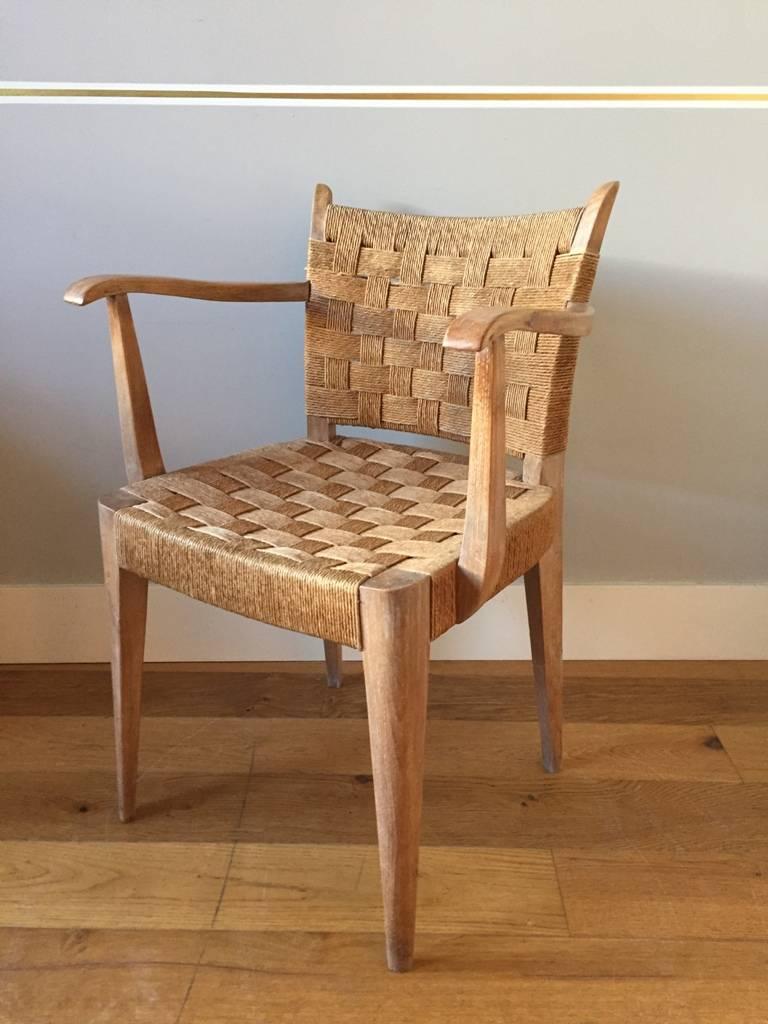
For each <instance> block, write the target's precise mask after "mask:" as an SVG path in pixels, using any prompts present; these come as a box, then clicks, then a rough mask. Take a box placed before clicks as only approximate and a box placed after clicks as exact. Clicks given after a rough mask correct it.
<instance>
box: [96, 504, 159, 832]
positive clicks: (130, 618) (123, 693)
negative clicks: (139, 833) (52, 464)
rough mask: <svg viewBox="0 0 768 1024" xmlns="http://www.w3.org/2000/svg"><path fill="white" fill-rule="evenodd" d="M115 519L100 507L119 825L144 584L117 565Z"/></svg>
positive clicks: (126, 796) (128, 801) (130, 784)
mask: <svg viewBox="0 0 768 1024" xmlns="http://www.w3.org/2000/svg"><path fill="white" fill-rule="evenodd" d="M114 514H115V509H114V508H109V507H108V506H107V505H106V504H104V503H103V502H102V503H100V504H99V528H100V531H101V550H102V558H103V561H104V584H105V587H106V590H107V597H108V600H109V610H110V615H111V618H112V704H113V708H114V726H115V752H116V757H117V809H118V814H119V815H120V820H121V821H131V819H132V818H133V816H134V814H135V812H136V781H137V777H138V767H139V727H140V723H141V679H142V671H143V666H144V639H145V634H146V624H147V590H148V583H147V580H145V579H142V578H141V577H140V576H136V575H135V574H134V573H132V572H128V571H127V570H125V569H122V568H121V567H120V566H119V565H118V562H117V555H116V549H115V541H114V534H113V522H114Z"/></svg>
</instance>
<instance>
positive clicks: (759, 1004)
mask: <svg viewBox="0 0 768 1024" xmlns="http://www.w3.org/2000/svg"><path fill="white" fill-rule="evenodd" d="M766 1005H768V982H766V981H764V980H763V981H757V980H747V981H742V982H741V983H740V984H739V987H738V992H734V986H733V983H732V982H731V981H726V980H717V981H708V980H693V981H691V980H687V979H686V980H682V981H678V980H673V979H640V980H638V979H623V978H614V979H599V980H594V979H583V980H582V979H579V980H570V979H566V980H564V979H559V978H556V979H551V978H547V979H541V978H535V979H530V978H525V979H519V978H506V977H503V976H497V977H495V978H493V979H489V978H488V977H482V978H473V977H472V976H471V975H470V976H467V975H465V974H457V975H445V974H441V975H439V976H434V975H431V976H430V975H427V974H425V973H423V972H420V971H419V970H418V969H417V970H415V971H414V972H413V973H412V974H409V975H407V976H403V977H400V976H397V975H396V976H389V977H387V976H386V972H384V971H381V972H380V973H379V975H377V976H374V975H370V976H369V975H365V976H364V977H362V978H360V977H357V976H355V974H354V973H350V974H347V975H343V976H334V977H333V978H330V979H329V978H317V977H312V976H305V977H303V978H302V980H301V983H300V984H296V980H295V979H294V984H293V985H290V984H286V979H285V978H278V977H274V976H269V975H266V976H265V975H264V974H262V973H253V972H250V971H233V970H220V969H217V968H212V967H201V968H200V969H199V971H198V973H197V975H196V977H195V980H194V982H193V984H192V989H191V991H190V995H189V999H188V1001H187V1003H186V1005H185V1008H184V1011H183V1013H182V1015H181V1018H180V1024H235V1022H237V1024H242V1022H243V1021H249V1022H254V1024H266V1022H269V1024H283V1022H289V1021H290V1022H291V1024H310V1022H311V1024H316V1022H317V1021H331V1020H332V1021H334V1022H336V1024H347V1022H349V1024H351V1022H355V1024H358V1022H360V1021H375V1022H376V1024H402V1022H403V1021H418V1022H419V1024H445V1022H447V1021H448V1022H451V1024H453V1022H454V1021H455V1022H457V1024H458V1022H460V1021H461V1022H464V1021H472V1022H482V1024H503V1022H506V1021H510V1020H514V1021H521V1022H523V1021H524V1022H525V1024H552V1022H553V1021H557V1022H558V1024H627V1022H628V1021H631V1022H632V1024H660V1022H664V1024H669V1022H673V1021H674V1022H681V1024H683V1022H685V1024H688V1022H693V1021H695V1022H696V1024H765V1008H766Z"/></svg>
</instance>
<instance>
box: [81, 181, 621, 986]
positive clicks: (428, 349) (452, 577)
mask: <svg viewBox="0 0 768 1024" xmlns="http://www.w3.org/2000/svg"><path fill="white" fill-rule="evenodd" d="M617 188H618V185H617V184H616V183H609V184H607V185H604V186H603V187H602V188H599V189H598V190H597V191H596V192H595V193H594V194H593V195H592V196H591V198H590V199H589V201H588V203H587V205H586V206H585V207H583V208H581V207H580V208H576V209H570V210H560V211H557V212H553V213H541V214H532V215H529V216H520V217H498V218H485V217H482V218H454V217H426V216H414V215H411V214H395V213H380V212H373V211H370V210H360V209H352V208H349V207H344V206H337V205H335V204H333V202H332V197H331V191H330V189H329V188H328V187H327V186H325V185H318V186H317V188H316V190H315V199H314V206H313V211H312V230H311V238H310V242H309V266H308V270H307V280H306V281H299V282H295V283H289V284H255V283H242V284H222V283H216V282H203V281H186V280H179V279H174V278H157V277H156V278H152V277H91V278H85V279H84V280H82V281H79V282H77V283H76V284H74V285H72V287H71V288H70V289H69V291H68V292H67V293H66V295H65V299H66V300H67V301H68V302H71V303H74V304H76V305H86V304H88V303H90V302H93V301H94V300H95V299H101V298H104V299H106V301H107V312H108V316H109V327H110V333H111V339H112V353H113V357H114V367H115V377H116V382H117V399H118V406H119V413H120V424H121V430H122V441H123V451H124V455H125V466H126V471H127V475H128V480H129V483H128V485H127V486H126V487H123V488H122V489H121V490H120V491H118V492H117V493H116V494H114V495H111V496H110V497H106V498H102V499H101V501H100V502H99V514H100V524H101V538H102V549H103V558H104V574H105V579H106V585H107V588H108V591H109V597H110V602H111V609H112V630H113V646H112V680H113V691H114V709H115V731H116V742H117V777H118V801H119V812H120V817H121V818H122V819H123V820H124V821H128V820H130V819H131V817H132V816H133V814H134V809H135V801H136V775H137V764H138V744H139V720H140V714H141V707H140V701H141V676H142V662H143V649H144V634H145V623H146V609H147V582H148V581H149V580H152V581H154V582H155V583H161V584H163V585H164V586H167V587H171V588H173V589H174V590H178V591H181V592H182V593H184V594H188V595H190V596H191V597H194V598H197V599H198V600H201V601H205V602H208V603H210V604H213V605H217V606H218V607H221V608H226V609H228V610H230V611H233V612H237V613H239V614H240V615H245V616H248V617H250V618H253V619H258V620H260V621H262V622H268V623H272V624H273V625H276V626H282V627H285V628H287V629H292V630H297V631H300V632H303V633H308V634H311V635H314V636H318V637H321V638H322V639H323V640H324V641H325V656H326V664H327V669H328V681H329V683H330V684H331V685H338V683H339V680H340V675H341V653H340V652H341V645H342V644H347V645H348V646H350V647H354V648H357V649H359V650H362V652H363V666H364V672H365V687H366V695H367V701H368V717H369V723H370V739H371V752H372V758H373V778H374V789H375V799H376V816H377V825H378V835H379V850H380V860H381V873H382V886H383V896H384V911H385V927H386V948H387V960H388V963H389V966H390V968H392V969H393V970H397V971H401V970H407V969H408V968H409V967H410V966H411V964H412V959H413V945H414V930H415V915H416V876H417V860H418V844H419V830H420V820H421V804H422V778H423V768H424V734H425V720H426V706H427V678H428V666H429V645H430V640H431V639H433V638H435V637H437V636H440V635H441V634H442V633H444V632H445V631H446V630H448V629H450V627H451V626H453V625H454V624H455V623H457V622H461V621H463V620H464V619H466V618H468V617H469V616H470V615H472V613H473V612H474V611H476V610H477V609H478V608H479V607H480V606H481V605H482V604H483V603H484V602H485V601H487V600H488V598H490V597H491V596H492V595H493V594H495V593H497V592H498V591H500V590H501V589H503V588H504V587H506V586H507V584H508V583H511V582H512V581H513V580H514V579H516V578H518V577H519V576H521V575H523V576H524V577H525V592H526V599H527V603H528V618H529V625H530V634H531V648H532V652H533V667H534V676H535V683H536V697H537V702H538V716H539V724H540V729H541V742H542V749H543V760H544V767H545V768H546V769H547V770H548V771H556V770H557V769H558V767H559V764H560V757H561V729H562V710H561V689H562V667H561V658H562V642H561V605H562V549H561V519H562V494H563V456H564V451H565V447H566V440H567V428H568V412H569V405H570V398H571V386H572V381H573V374H574V369H575V364H576V355H577V350H578V340H579V337H580V336H582V335H585V334H587V333H588V332H589V329H590V324H591V316H592V314H591V310H590V309H589V307H588V306H587V305H586V304H587V302H588V300H589V296H590V292H591V289H592V283H593V281H594V276H595V271H596V268H597V261H598V253H599V250H600V245H601V242H602V239H603V234H604V232H605V228H606V225H607V221H608V217H609V215H610V212H611V208H612V206H613V202H614V199H615V196H616V191H617ZM131 292H143V293H151V294H155V295H176V296H184V297H187V298H194V299H212V300H217V301H224V302H304V303H306V334H305V352H306V409H307V417H308V418H307V436H306V437H303V438H300V439H298V440H294V441H288V442H286V443H279V444H270V445H267V446H265V447H262V448H256V449H253V450H251V451H246V452H242V453H240V454H238V455H232V456H228V457H226V458H222V459H218V460H216V461H213V462H208V463H203V464H200V465H196V466H192V467H189V468H187V469H181V470H176V471H174V472H170V473H169V472H166V470H165V467H164V465H163V460H162V457H161V454H160V448H159V445H158V441H157V436H156V433H155V425H154V420H153V417H152V408H151V405H150V401H149V395H148V392H147V386H146V382H145V378H144V372H143V369H142V364H141V357H140V355H139V349H138V344H137V340H136V333H135V331H134V326H133V321H132V317H131V311H130V307H129V303H128V294H129V293H131ZM337 424H357V425H362V426H365V427H374V428H376V427H385V428H389V429H394V430H401V431H411V432H415V433H418V434H422V435H423V434H429V435H433V436H436V437H445V438H452V439H455V440H459V441H464V442H466V441H468V442H469V457H468V458H467V457H465V456H464V455H456V454H446V453H445V452H441V451H431V450H428V449H425V448H414V447H412V446H404V445H395V444H388V443H384V442H380V441H376V440H367V439H366V440H360V439H358V438H352V437H344V436H342V435H339V434H337V433H336V425H337ZM470 426H471V430H470ZM507 453H512V454H515V455H517V456H522V458H523V470H522V476H518V475H515V474H514V473H512V472H511V471H508V470H507V469H506V461H505V456H506V454H507Z"/></svg>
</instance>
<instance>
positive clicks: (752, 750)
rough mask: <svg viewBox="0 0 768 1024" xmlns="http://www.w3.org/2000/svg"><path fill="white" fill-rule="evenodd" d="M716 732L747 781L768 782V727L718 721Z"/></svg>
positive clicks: (740, 773)
mask: <svg viewBox="0 0 768 1024" xmlns="http://www.w3.org/2000/svg"><path fill="white" fill-rule="evenodd" d="M715 732H716V733H717V735H718V736H719V738H720V740H721V742H722V743H723V745H724V747H725V749H726V751H727V752H728V756H729V757H730V759H731V760H732V761H733V763H734V765H735V766H736V769H737V771H738V773H739V775H740V776H741V778H742V779H744V781H745V782H768V728H766V726H764V725H726V724H724V723H717V724H716V725H715Z"/></svg>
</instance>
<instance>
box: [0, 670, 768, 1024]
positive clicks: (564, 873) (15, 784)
mask: <svg viewBox="0 0 768 1024" xmlns="http://www.w3.org/2000/svg"><path fill="white" fill-rule="evenodd" d="M346 669H347V674H346V677H345V680H344V686H343V687H342V688H341V690H329V689H328V688H327V687H326V686H325V684H324V678H323V672H322V666H321V665H320V664H319V663H301V664H296V665H290V666H286V665H285V664H284V663H283V664H279V663H278V664H269V663H267V664H263V665H252V664H251V665H237V664H230V663H225V664H218V665H205V666H201V665H172V666H171V665H168V666H149V667H148V670H147V673H146V700H145V709H146V712H147V714H146V717H145V727H144V737H143V748H142V771H143V775H142V778H141V781H140V784H139V797H140V809H139V816H138V819H137V820H136V821H135V822H133V823H131V824H129V825H122V824H120V823H119V822H118V821H117V818H116V815H115V812H114V802H115V801H114V770H113V764H112V729H111V719H110V694H109V678H108V673H107V671H106V670H105V668H104V666H95V665H90V666H64V667H61V666H25V667H19V666H15V667H14V666H10V667H5V668H0V715H5V716H7V717H6V718H5V720H2V719H0V840H5V841H0V1024H47V1022H48V1021H50V1022H51V1024H53V1022H54V1021H55V1022H56V1024H70V1022H72V1024H91V1022H93V1024H96V1022H98V1024H111V1022H113V1021H114V1022H115V1024H117V1022H120V1024H123V1022H125V1021H137V1022H139V1024H143V1022H144V1021H150V1020H151V1021H152V1022H153V1024H154V1022H159V1024H165V1022H166V1021H168V1022H173V1024H201V1022H203V1021H205V1024H215V1022H217V1021H221V1022H227V1024H231V1022H234V1021H237V1022H238V1024H239V1022H241V1021H242V1020H249V1021H250V1020H253V1021H255V1022H257V1024H258V1022H260V1021H264V1022H267V1021H268V1022H269V1024H279V1022H280V1021H283V1020H285V1021H291V1022H292V1024H293V1022H296V1024H303V1022H304V1021H307V1022H308V1021H312V1024H315V1022H316V1021H321V1020H326V1019H332V1020H334V1022H336V1024H343V1022H345V1021H354V1022H355V1024H357V1022H358V1021H360V1020H370V1021H375V1022H376V1024H387V1022H389V1021H393V1022H394V1021H397V1022H398V1024H401V1022H403V1021H408V1020H419V1021H420V1022H425V1024H430V1022H431V1021H438V1020H439V1021H440V1022H441V1024H443V1022H452V1021H454V1020H455V1021H457V1022H458V1021H461V1022H464V1021H473V1022H474V1021H477V1022H478V1024H486V1022H487V1024H497V1022H498V1024H501V1022H504V1024H506V1022H507V1021H509V1020H520V1021H521V1022H525V1024H544V1021H546V1022H547V1024H551V1022H552V1021H554V1020H556V1021H557V1024H626V1022H627V1021H631V1022H632V1024H637V1022H640V1024H650V1022H651V1021H653V1024H661V1022H663V1024H689V1022H692V1021H696V1024H715V1022H717V1024H737V1022H738V1024H758V1022H759V1024H767V1022H768V911H767V910H766V909H765V908H766V906H768V901H766V896H768V881H767V879H768V825H766V822H768V756H767V755H768V750H767V749H766V739H765V737H766V735H768V666H766V664H765V663H746V662H720V663H701V662H690V663H669V662H667V663H658V662H656V663H650V662H632V663H629V662H628V663H597V662H581V663H570V664H569V665H567V666H566V678H567V684H566V718H567V720H568V726H567V729H566V764H565V770H564V772H563V773H562V774H561V775H559V776H549V775H547V774H546V773H545V772H543V770H542V769H541V768H540V765H539V754H538V747H537V738H536V730H535V726H534V722H535V706H534V700H533V688H532V682H531V679H530V666H529V665H528V664H527V663H478V662H471V663H469V662H465V663H460V662H455V663H435V664H433V666H432V675H431V692H430V716H431V721H430V725H429V737H428V745H427V751H428V765H427V780H426V785H425V806H424V847H423V853H422V863H421V869H422V876H423V879H422V885H421V893H420V898H421V906H420V912H419V928H418V947H417V964H416V971H415V972H414V974H413V975H410V976H405V977H392V976H390V975H389V974H388V973H387V972H386V970H385V967H384V965H383V957H382V934H381V910H380V898H379V891H378V886H379V883H378V868H377V864H376V854H375V842H376V834H375V815H374V807H373V789H372V782H371V775H370V759H369V754H368V742H367V723H366V722H365V721H364V718H365V715H366V707H365V698H364V692H363V687H362V679H361V674H360V668H359V665H355V664H349V663H348V664H347V666H346ZM713 723H716V724H713ZM251 769H252V771H251ZM235 844H236V845H235ZM569 929H570V930H569Z"/></svg>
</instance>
